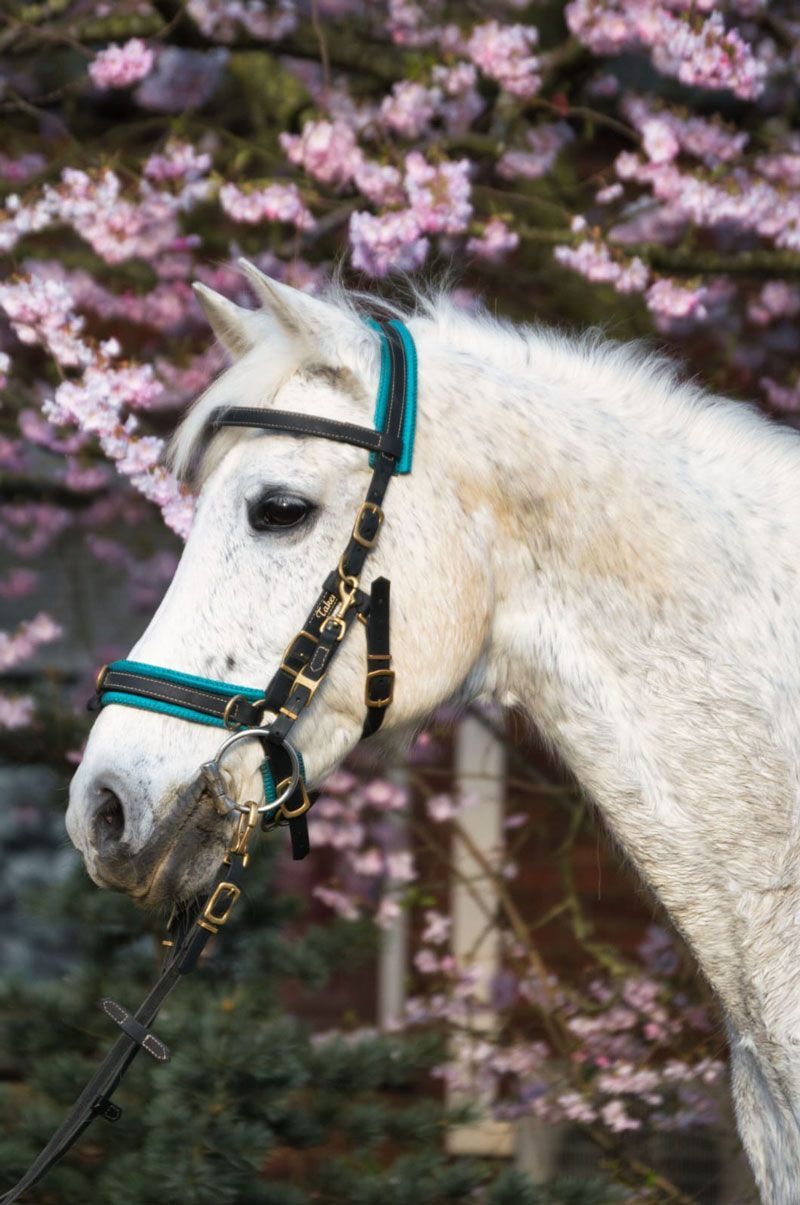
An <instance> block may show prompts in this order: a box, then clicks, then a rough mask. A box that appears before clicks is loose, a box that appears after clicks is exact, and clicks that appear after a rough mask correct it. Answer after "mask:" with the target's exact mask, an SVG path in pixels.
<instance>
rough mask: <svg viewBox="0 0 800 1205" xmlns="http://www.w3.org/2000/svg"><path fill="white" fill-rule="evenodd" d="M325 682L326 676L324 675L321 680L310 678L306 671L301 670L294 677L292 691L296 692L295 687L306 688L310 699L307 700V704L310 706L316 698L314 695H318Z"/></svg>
mask: <svg viewBox="0 0 800 1205" xmlns="http://www.w3.org/2000/svg"><path fill="white" fill-rule="evenodd" d="M324 681H325V675H324V674H323V675H322V677H321V678H309V677H308V675H307V674H306V672H305V670H302V669H301V670H298V672H297V673H296V674H295V676H294V682H293V683H292V690H294V688H295V686H305V688H306V690H307V691H308V699H307V700H306V703H307V704H308V703H310V702H311V700H312V699H313V698H314V695H315V694H316V692H317V689H318V687H320V686H321V685H322V683H323V682H324Z"/></svg>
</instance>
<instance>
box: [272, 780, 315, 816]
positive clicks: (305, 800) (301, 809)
mask: <svg viewBox="0 0 800 1205" xmlns="http://www.w3.org/2000/svg"><path fill="white" fill-rule="evenodd" d="M291 781H292V780H291V779H290V778H285V779H284V780H283V782H280V783H278V793H279V794H280V793H281V792H282V791H283V790H284V789H285V788H286V787H287V786H288V785H289V783H290V782H291ZM297 785H298V786H299V788H300V797H301V800H302V802H301V803H300V805H299V806H298V807H296V808H292V810H291V811H287V809H286V804H285V803H282V804H281V806H280V810H279V812H278V815H279V816H282V817H283V819H284V820H295V819H296V818H297V817H298V816H305V814H306V812H307V811H308V809H309V808H310V807H311V800H310V799H309V797H308V791H307V790H306V784H305V783H304V782H303V780H302V778H301V779H300V782H299V783H298V784H297Z"/></svg>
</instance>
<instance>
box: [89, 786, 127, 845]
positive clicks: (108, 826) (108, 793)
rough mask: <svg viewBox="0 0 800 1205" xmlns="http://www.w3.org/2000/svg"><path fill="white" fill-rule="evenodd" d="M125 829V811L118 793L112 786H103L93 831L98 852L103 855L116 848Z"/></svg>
mask: <svg viewBox="0 0 800 1205" xmlns="http://www.w3.org/2000/svg"><path fill="white" fill-rule="evenodd" d="M124 829H125V812H124V810H123V807H122V802H121V801H120V799H119V796H118V795H115V794H114V792H113V791H112V790H111V789H110V787H101V788H100V791H99V802H98V804H97V808H96V810H95V814H94V821H93V824H92V833H93V837H94V845H95V848H96V849H97V852H98V853H99V854H100V855H101V856H102V855H103V854H104V853H111V852H112V851H113V850H114V849H116V847H117V845H118V844H119V842H120V841H121V839H122V834H123V831H124Z"/></svg>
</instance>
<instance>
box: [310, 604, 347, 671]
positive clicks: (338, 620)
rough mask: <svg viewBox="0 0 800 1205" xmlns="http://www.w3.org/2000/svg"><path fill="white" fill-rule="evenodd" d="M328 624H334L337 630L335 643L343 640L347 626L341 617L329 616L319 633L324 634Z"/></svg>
mask: <svg viewBox="0 0 800 1205" xmlns="http://www.w3.org/2000/svg"><path fill="white" fill-rule="evenodd" d="M329 623H335V624H336V626H337V627H338V629H339V632H338V635H337V637H336V641H337V643H338V642H339V641H340V640H343V639H344V637H345V633H346V632H347V624H346V623H345V621H344V619H343V618H342V616H341V615H329V616H328V618H327V619H326V620H325V622H324V624H323V625H322V628H321V631H323V632H324V631H325V629H326V628H327V626H328V624H329ZM301 673H302V670H301Z"/></svg>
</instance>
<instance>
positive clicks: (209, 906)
mask: <svg viewBox="0 0 800 1205" xmlns="http://www.w3.org/2000/svg"><path fill="white" fill-rule="evenodd" d="M241 894H242V889H241V887H237V886H236V884H235V883H228V882H227V880H224V881H223V882H222V883H217V885H216V887H215V888H214V892H213V894H212V896H211V898H210V899H209V900H208V901H207V903H206V906H205V908H204V909H203V913H202V915H201V916H199V917H198V919H197V924H198V925H199V926H200V928H201V929H206V930H207V931H208V932H209V933H218V932H219V930H220V928H221V927H222V925H224V924H225V922H226V921H227V919H228V917H229V916H230V914H231V911H232V909H233V905H234V904H235V903H236V901H237V900H238V898H239V896H240V895H241ZM225 897H227V898H225ZM220 903H221V904H222V911H220V912H215V911H214V909H215V908H216V907H217V905H218V904H220Z"/></svg>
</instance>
